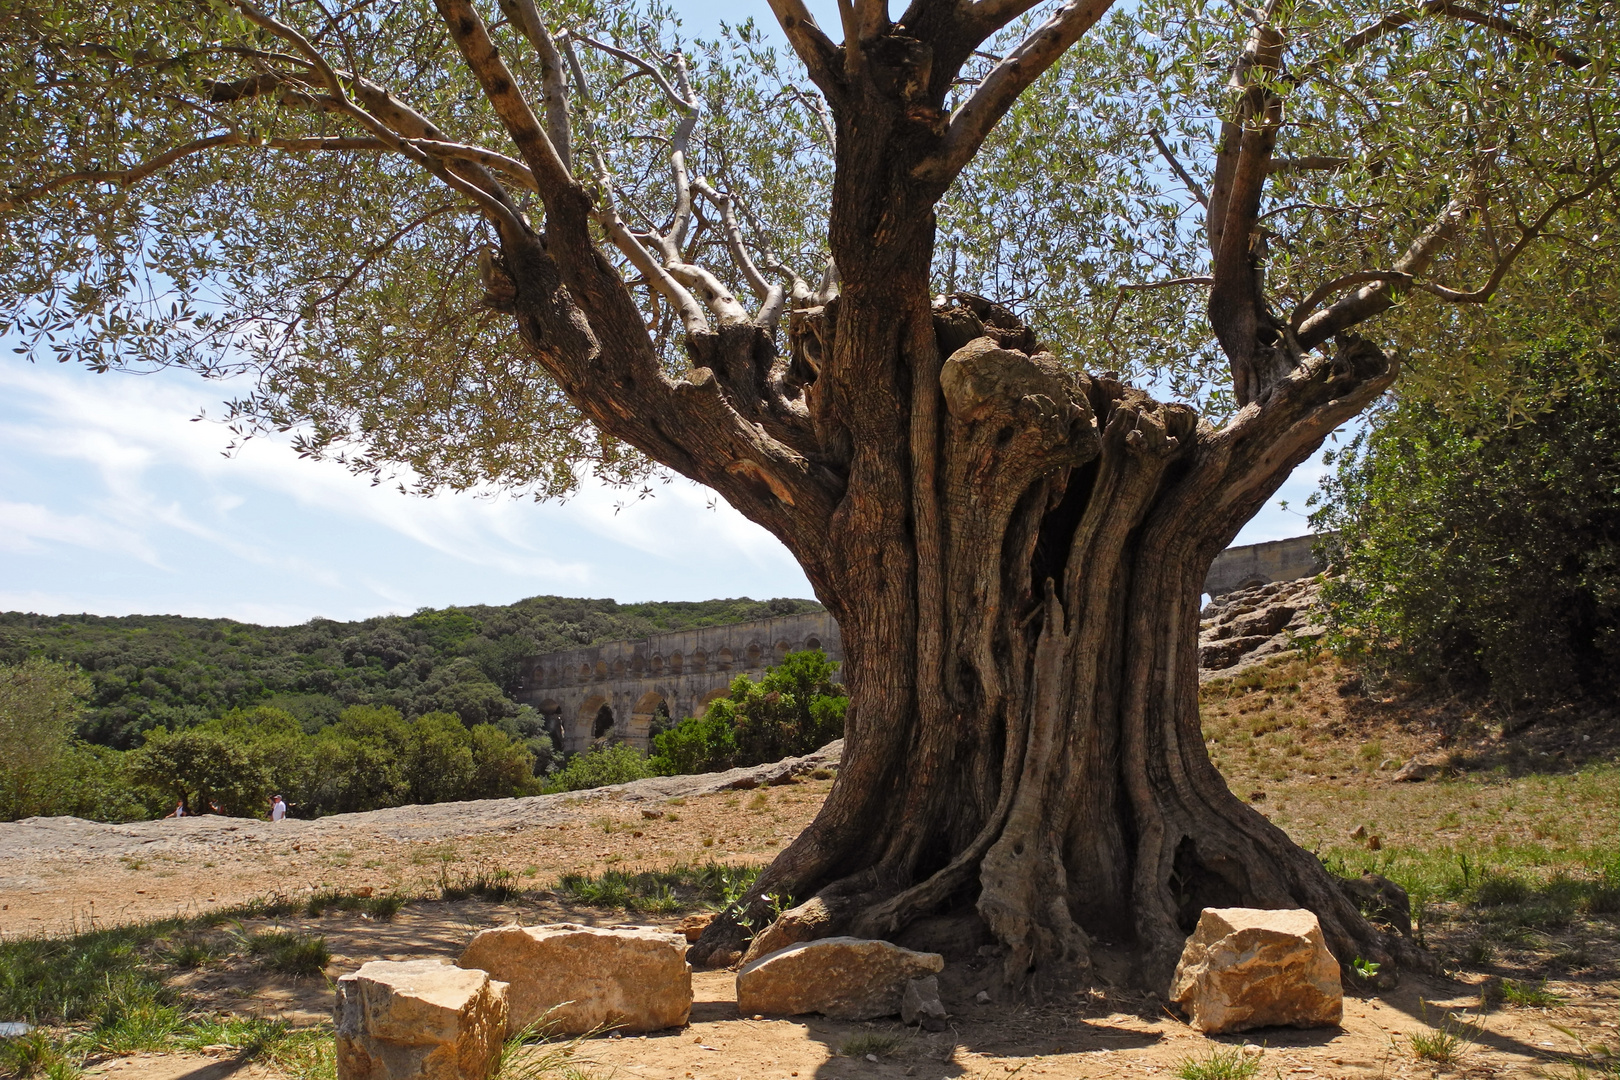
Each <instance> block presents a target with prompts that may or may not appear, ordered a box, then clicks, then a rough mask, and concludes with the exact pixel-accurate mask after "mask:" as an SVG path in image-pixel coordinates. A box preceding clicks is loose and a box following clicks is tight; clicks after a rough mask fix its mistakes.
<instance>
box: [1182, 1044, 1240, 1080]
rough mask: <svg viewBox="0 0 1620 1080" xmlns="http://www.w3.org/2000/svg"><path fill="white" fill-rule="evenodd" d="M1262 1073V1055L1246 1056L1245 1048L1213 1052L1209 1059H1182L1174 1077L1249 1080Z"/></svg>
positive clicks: (1193, 1079) (1195, 1079)
mask: <svg viewBox="0 0 1620 1080" xmlns="http://www.w3.org/2000/svg"><path fill="white" fill-rule="evenodd" d="M1259 1071H1260V1055H1259V1054H1245V1053H1244V1052H1243V1047H1241V1046H1234V1047H1233V1048H1231V1049H1230V1050H1212V1051H1210V1053H1209V1056H1208V1057H1201V1058H1192V1057H1186V1058H1182V1059H1181V1061H1179V1062H1178V1063H1177V1064H1176V1069H1175V1073H1174V1074H1173V1075H1175V1076H1177V1077H1179V1078H1180V1080H1248V1078H1249V1077H1251V1076H1253V1075H1255V1074H1256V1073H1257V1072H1259Z"/></svg>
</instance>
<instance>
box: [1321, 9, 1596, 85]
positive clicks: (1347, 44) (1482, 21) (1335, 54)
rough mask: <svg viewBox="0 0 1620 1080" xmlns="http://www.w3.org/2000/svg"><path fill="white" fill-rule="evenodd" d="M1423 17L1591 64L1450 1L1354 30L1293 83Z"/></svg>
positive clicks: (1579, 65) (1576, 64) (1564, 60)
mask: <svg viewBox="0 0 1620 1080" xmlns="http://www.w3.org/2000/svg"><path fill="white" fill-rule="evenodd" d="M1424 15H1444V16H1447V17H1449V18H1453V19H1458V20H1460V21H1462V22H1467V23H1473V24H1475V25H1477V26H1484V27H1487V28H1488V29H1491V30H1495V31H1497V32H1499V33H1502V34H1505V35H1507V36H1508V37H1511V38H1513V39H1515V40H1516V41H1522V42H1524V43H1526V44H1528V45H1533V46H1534V47H1536V48H1538V49H1541V50H1543V51H1544V52H1547V53H1548V54H1549V55H1551V56H1552V58H1553V59H1554V60H1557V61H1558V62H1559V63H1561V64H1563V65H1565V66H1567V67H1571V68H1574V69H1575V70H1576V71H1580V70H1583V69H1584V68H1586V67H1587V66H1588V65H1589V64H1591V62H1592V61H1591V60H1590V59H1588V58H1587V57H1586V56H1583V55H1582V54H1580V53H1578V52H1575V51H1573V50H1571V49H1566V48H1564V47H1563V46H1561V45H1558V44H1557V43H1556V42H1553V41H1550V40H1548V39H1547V38H1544V37H1542V36H1541V35H1539V34H1537V33H1535V32H1534V31H1532V30H1527V29H1525V28H1524V27H1522V26H1520V25H1518V24H1517V23H1515V22H1512V21H1511V20H1508V19H1504V18H1502V17H1501V16H1499V15H1489V14H1487V13H1485V12H1483V11H1476V10H1474V9H1473V8H1469V7H1464V6H1462V5H1461V4H1455V3H1452V2H1451V0H1428V2H1427V3H1424V4H1420V5H1418V6H1417V7H1409V8H1403V9H1402V10H1400V11H1397V12H1394V13H1392V14H1389V15H1386V16H1384V17H1383V18H1382V19H1379V20H1378V21H1377V22H1375V23H1373V24H1372V25H1371V26H1369V27H1367V28H1366V29H1364V30H1360V31H1357V32H1356V33H1354V34H1352V35H1351V36H1350V37H1348V38H1345V39H1344V40H1343V41H1342V42H1340V43H1339V44H1338V45H1337V46H1335V47H1334V48H1332V49H1330V50H1328V52H1327V53H1325V54H1324V55H1323V56H1322V57H1321V58H1320V59H1317V60H1314V61H1312V62H1311V63H1310V64H1308V65H1306V66H1305V67H1304V68H1303V69H1302V70H1301V71H1300V72H1299V74H1297V75H1295V76H1294V81H1295V82H1297V83H1300V84H1303V83H1306V82H1308V81H1310V80H1311V79H1313V78H1315V77H1316V76H1317V75H1318V74H1320V73H1321V72H1322V71H1323V70H1324V69H1325V68H1327V67H1329V66H1331V65H1334V64H1337V63H1338V62H1340V61H1342V60H1348V59H1349V58H1350V57H1352V56H1354V55H1355V54H1356V53H1358V52H1360V51H1361V50H1362V49H1365V48H1366V47H1367V46H1368V45H1371V44H1373V43H1374V42H1376V41H1378V40H1379V39H1380V38H1382V37H1385V36H1386V35H1388V34H1391V33H1394V32H1395V31H1396V30H1399V29H1401V28H1402V27H1405V26H1410V25H1411V24H1412V23H1415V22H1417V21H1418V19H1420V18H1422V17H1423V16H1424Z"/></svg>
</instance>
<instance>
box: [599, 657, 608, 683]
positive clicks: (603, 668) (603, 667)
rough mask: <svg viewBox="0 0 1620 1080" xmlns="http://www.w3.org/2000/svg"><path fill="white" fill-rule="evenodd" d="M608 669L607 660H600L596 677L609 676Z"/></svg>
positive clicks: (603, 677)
mask: <svg viewBox="0 0 1620 1080" xmlns="http://www.w3.org/2000/svg"><path fill="white" fill-rule="evenodd" d="M607 671H608V668H607V661H606V660H598V661H597V662H596V677H597V678H598V679H605V678H607Z"/></svg>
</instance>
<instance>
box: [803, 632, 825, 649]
mask: <svg viewBox="0 0 1620 1080" xmlns="http://www.w3.org/2000/svg"><path fill="white" fill-rule="evenodd" d="M804 647H805V648H806V649H819V648H821V639H820V638H818V637H816V636H815V635H814V634H811V635H810V636H809V637H807V638H805V639H804Z"/></svg>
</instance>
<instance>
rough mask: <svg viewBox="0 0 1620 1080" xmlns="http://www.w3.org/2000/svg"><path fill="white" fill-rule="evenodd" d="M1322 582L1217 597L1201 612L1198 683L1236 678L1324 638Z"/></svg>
mask: <svg viewBox="0 0 1620 1080" xmlns="http://www.w3.org/2000/svg"><path fill="white" fill-rule="evenodd" d="M1321 591H1322V586H1321V582H1320V579H1318V578H1314V577H1312V578H1300V579H1299V580H1298V581H1274V582H1272V583H1271V584H1269V585H1259V586H1256V587H1254V588H1252V589H1242V590H1240V591H1238V592H1231V593H1227V594H1225V595H1224V596H1219V597H1216V598H1215V599H1213V600H1211V601H1210V602H1209V603H1208V604H1206V605H1205V606H1204V610H1203V611H1201V612H1200V613H1199V623H1198V667H1199V670H1200V675H1199V677H1200V679H1212V678H1218V677H1221V676H1226V675H1236V674H1238V673H1240V672H1242V671H1243V670H1244V669H1246V668H1248V667H1249V666H1250V665H1252V664H1256V663H1259V662H1260V661H1262V660H1264V659H1266V658H1267V657H1271V656H1276V655H1277V654H1278V653H1283V652H1288V651H1289V650H1291V649H1295V648H1298V647H1299V645H1300V643H1302V642H1304V641H1314V640H1315V639H1317V638H1319V637H1321V636H1322V634H1323V633H1324V632H1325V630H1326V627H1324V626H1323V625H1322V622H1321V619H1320V616H1319V614H1318V609H1317V606H1316V605H1317V598H1318V596H1319V594H1320V593H1321Z"/></svg>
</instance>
